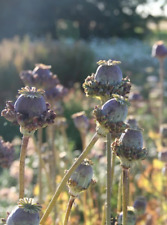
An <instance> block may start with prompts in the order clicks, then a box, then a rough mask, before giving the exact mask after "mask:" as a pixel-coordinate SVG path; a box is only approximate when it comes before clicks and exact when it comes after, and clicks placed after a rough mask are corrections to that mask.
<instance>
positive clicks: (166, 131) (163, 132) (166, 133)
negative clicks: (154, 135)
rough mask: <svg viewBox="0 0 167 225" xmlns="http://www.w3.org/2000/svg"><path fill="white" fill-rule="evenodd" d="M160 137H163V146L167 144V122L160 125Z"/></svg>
mask: <svg viewBox="0 0 167 225" xmlns="http://www.w3.org/2000/svg"><path fill="white" fill-rule="evenodd" d="M159 132H160V137H161V144H162V146H163V147H166V146H167V124H166V123H164V124H161V125H160V131H159Z"/></svg>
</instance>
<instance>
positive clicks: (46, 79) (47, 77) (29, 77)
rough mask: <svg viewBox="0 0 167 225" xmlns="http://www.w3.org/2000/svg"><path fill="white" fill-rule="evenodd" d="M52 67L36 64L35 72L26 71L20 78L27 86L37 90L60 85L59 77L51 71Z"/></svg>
mask: <svg viewBox="0 0 167 225" xmlns="http://www.w3.org/2000/svg"><path fill="white" fill-rule="evenodd" d="M50 69H51V66H48V65H44V64H36V66H35V68H34V70H33V71H31V70H26V71H22V72H21V73H20V78H21V80H22V81H23V83H24V84H25V85H28V86H31V87H32V86H34V87H37V88H44V89H45V88H50V87H53V86H55V85H57V84H59V79H58V77H57V75H53V73H52V72H51V71H50Z"/></svg>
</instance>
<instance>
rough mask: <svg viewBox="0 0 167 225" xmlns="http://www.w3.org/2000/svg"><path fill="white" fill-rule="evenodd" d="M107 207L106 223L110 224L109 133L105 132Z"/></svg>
mask: <svg viewBox="0 0 167 225" xmlns="http://www.w3.org/2000/svg"><path fill="white" fill-rule="evenodd" d="M106 151H107V193H106V194H107V208H106V225H110V224H111V134H110V133H108V134H107V145H106Z"/></svg>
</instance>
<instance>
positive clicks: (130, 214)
mask: <svg viewBox="0 0 167 225" xmlns="http://www.w3.org/2000/svg"><path fill="white" fill-rule="evenodd" d="M122 220H123V212H121V213H120V214H119V215H118V220H117V221H118V222H117V224H118V225H122ZM127 224H128V225H135V224H136V215H135V210H134V208H133V207H132V206H128V209H127Z"/></svg>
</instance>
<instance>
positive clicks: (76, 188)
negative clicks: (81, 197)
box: [67, 159, 93, 196]
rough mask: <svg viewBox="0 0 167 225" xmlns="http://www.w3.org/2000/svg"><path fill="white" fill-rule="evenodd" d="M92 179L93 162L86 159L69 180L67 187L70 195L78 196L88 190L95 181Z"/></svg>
mask: <svg viewBox="0 0 167 225" xmlns="http://www.w3.org/2000/svg"><path fill="white" fill-rule="evenodd" d="M92 178H93V168H92V162H91V161H90V160H88V159H84V161H83V162H82V163H81V164H80V165H79V166H78V167H77V168H76V170H75V171H74V172H73V174H72V175H71V177H70V179H69V180H68V183H67V185H68V187H69V193H70V194H71V195H72V196H78V194H79V193H80V192H81V191H84V190H86V189H88V187H89V185H90V184H91V183H92V181H93V180H92Z"/></svg>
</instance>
